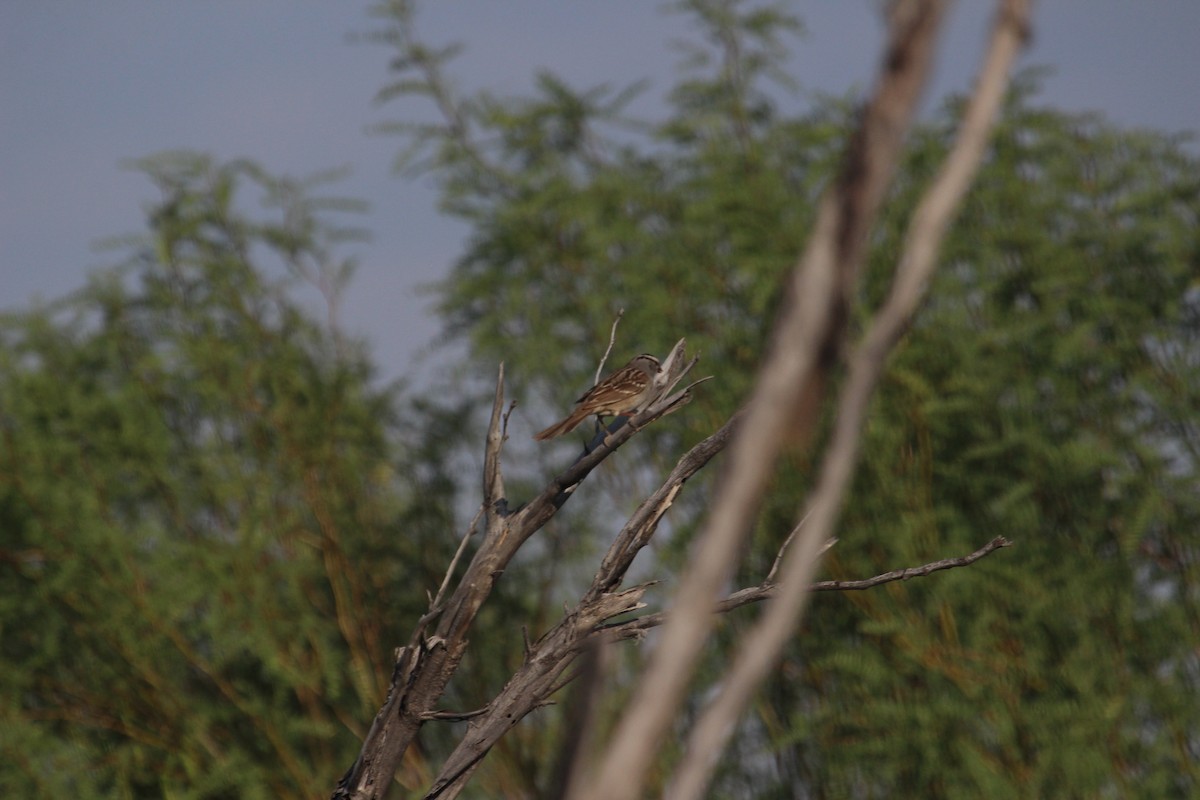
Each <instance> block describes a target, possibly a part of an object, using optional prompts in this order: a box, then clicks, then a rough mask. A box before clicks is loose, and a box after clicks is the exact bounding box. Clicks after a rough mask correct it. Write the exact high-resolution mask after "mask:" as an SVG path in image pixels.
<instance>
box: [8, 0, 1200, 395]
mask: <svg viewBox="0 0 1200 800" xmlns="http://www.w3.org/2000/svg"><path fill="white" fill-rule="evenodd" d="M990 5H991V4H990V3H985V2H983V0H964V2H961V3H959V4H958V8H957V9H956V11H955V12H954V16H953V17H952V20H951V22H952V24H951V28H950V30H949V31H948V34H949V35H948V37H947V39H946V40H945V42H944V44H943V49H942V52H941V55H940V58H939V64H938V72H937V79H936V81H935V84H934V86H933V91H932V95H931V96H932V97H933V98H936V97H937V96H939V95H941V94H943V93H944V92H946V91H948V90H961V89H964V88H966V86H967V81H968V80H969V77H970V75H971V74H972V73H973V71H974V69H975V67H976V64H977V61H978V57H979V50H980V48H981V46H982V43H983V40H984V36H985V33H986V23H987V19H988V14H989V7H990ZM369 6H370V3H368V2H339V3H332V2H324V3H318V2H313V1H312V0H308V1H307V2H297V0H255V2H232V0H225V1H222V0H207V1H205V2H201V0H176V1H175V2H161V1H159V2H154V1H153V0H106V2H104V3H94V2H78V1H77V2H65V1H64V2H34V1H33V0H26V1H25V2H22V1H21V0H9V1H8V2H4V3H0V308H4V309H13V308H18V307H21V306H24V305H26V304H28V303H30V302H31V301H33V300H35V299H37V298H41V299H43V300H48V299H52V298H54V297H57V296H59V295H61V294H63V293H65V292H67V291H70V290H71V289H74V288H77V287H78V286H80V285H81V284H82V283H83V280H84V278H85V276H86V274H87V272H88V271H89V270H91V269H93V268H95V267H97V266H103V265H107V264H110V263H112V262H113V261H115V260H116V258H117V256H116V254H113V253H98V252H96V251H95V250H94V248H93V244H94V243H95V242H96V241H98V240H101V239H104V238H105V237H109V236H113V235H117V234H121V233H129V232H136V231H139V230H141V228H142V207H143V204H144V203H146V202H148V201H151V200H153V198H154V193H153V190H152V188H151V187H150V186H149V184H148V183H147V182H146V181H145V180H144V179H142V178H140V177H139V176H138V175H136V174H135V173H132V172H130V171H128V170H126V169H123V168H122V166H121V163H122V162H123V161H124V160H126V159H130V158H135V157H139V156H143V155H147V154H149V153H152V152H156V151H159V150H165V149H176V148H193V149H197V150H202V151H205V152H209V153H212V154H214V155H216V156H217V157H219V158H232V157H238V156H247V157H250V158H253V159H255V160H257V161H259V162H261V163H262V164H263V165H264V166H265V167H267V168H268V169H269V170H271V171H272V172H275V173H287V174H293V175H305V174H310V173H312V172H315V171H317V170H321V169H324V168H327V167H334V166H342V165H346V166H349V167H350V168H351V170H352V173H351V176H350V177H349V178H348V179H347V180H346V181H344V182H343V183H341V184H340V185H339V186H338V187H337V193H338V194H344V195H349V196H354V197H360V198H362V199H365V200H367V201H368V202H369V203H370V205H371V210H370V212H369V213H368V214H367V215H366V216H365V217H364V218H363V219H362V220H361V222H362V223H363V224H364V225H365V226H366V227H367V228H369V229H370V230H371V231H372V240H371V241H370V242H368V243H365V244H363V245H361V246H358V247H357V248H356V249H355V251H354V252H355V253H356V255H357V256H358V258H359V260H360V262H361V265H360V268H359V271H358V273H357V275H356V277H355V279H354V282H353V283H352V285H351V286H350V288H349V290H348V291H347V294H346V296H345V298H344V300H343V305H342V318H343V320H344V323H345V326H346V327H347V328H348V329H349V330H350V331H351V332H352V333H355V334H358V335H361V336H364V337H366V338H367V339H368V340H369V341H370V342H371V343H372V348H373V352H374V354H375V358H376V360H377V361H378V362H379V364H380V365H381V368H382V371H383V377H385V378H393V377H398V376H399V375H401V374H403V373H404V372H405V371H407V370H408V369H410V368H411V365H412V363H413V358H414V356H415V355H416V354H417V353H418V352H419V351H420V350H422V349H423V347H424V346H425V345H426V344H427V343H428V342H429V341H430V340H431V339H432V338H433V337H434V335H436V333H437V330H438V325H437V321H436V319H434V318H433V316H432V315H431V313H430V308H429V307H430V304H431V298H429V297H428V296H426V295H421V294H419V293H418V292H417V291H416V287H418V286H420V285H422V284H427V283H428V282H430V281H433V280H436V279H437V278H439V277H441V276H442V275H444V274H445V272H446V270H447V269H448V267H449V265H450V264H451V263H452V262H453V260H454V258H455V257H456V255H457V254H458V253H459V251H460V249H461V245H462V241H463V239H464V236H465V234H466V229H465V228H464V227H463V226H462V225H461V224H460V223H457V222H455V221H453V220H448V219H446V218H444V217H441V216H439V214H438V212H437V209H436V202H437V196H436V192H435V190H434V188H433V186H432V184H431V181H430V179H429V178H416V179H409V178H401V177H397V176H395V175H394V174H392V172H391V164H392V159H393V157H394V155H395V153H396V150H397V147H398V142H397V141H396V140H393V139H388V138H383V137H379V136H373V135H369V134H368V132H367V128H368V127H369V126H370V125H371V124H373V123H377V122H380V121H383V120H386V119H398V118H401V117H402V115H404V114H405V113H422V112H424V111H425V109H419V108H417V107H416V106H407V107H402V106H398V105H392V106H388V107H383V108H380V107H377V106H375V105H373V103H372V98H373V96H374V94H375V92H376V91H377V90H378V89H379V88H380V87H381V86H382V85H383V84H384V83H385V81H386V80H387V74H386V66H387V60H388V57H389V53H388V51H387V50H386V49H384V48H382V47H380V46H377V45H367V44H352V43H350V41H349V39H350V36H351V34H354V33H358V32H362V31H364V30H367V29H368V28H370V26H371V20H370V19H369V17H368V15H367V9H368V8H369ZM425 6H426V7H425V8H423V9H422V11H421V13H420V15H419V27H420V29H421V30H422V32H423V35H424V36H425V37H426V38H427V39H428V40H429V41H431V42H433V43H445V42H448V41H461V42H463V43H464V44H465V45H466V47H467V51H466V53H465V54H464V56H463V57H462V58H461V59H460V61H459V62H458V63H457V65H456V69H455V72H454V74H455V76H456V79H457V80H458V81H459V82H460V84H461V85H462V86H463V87H464V88H467V89H470V88H474V87H480V86H487V87H489V88H492V89H494V90H496V91H498V92H500V93H510V94H518V93H522V92H523V91H524V90H525V88H526V87H527V86H528V85H529V79H530V76H531V75H532V73H533V71H534V70H535V69H538V68H541V67H545V68H549V69H551V70H553V71H554V72H556V73H558V74H560V75H563V76H564V77H566V78H567V79H568V80H569V81H571V82H572V83H574V84H575V85H577V86H589V85H594V84H597V83H602V82H603V83H610V84H614V85H621V84H624V83H627V82H630V81H633V80H636V79H638V78H649V79H650V80H651V91H650V93H649V94H648V95H647V96H646V98H645V99H643V100H642V101H640V102H641V106H640V109H641V110H643V111H645V112H647V113H650V114H653V112H654V110H655V109H654V104H655V102H656V98H658V97H659V96H660V95H659V93H661V92H662V91H663V90H664V89H666V88H667V87H668V86H669V85H670V82H671V78H672V75H673V66H674V63H675V58H676V54H675V53H674V52H673V51H672V50H671V49H670V47H669V45H668V43H669V42H670V40H671V39H673V38H676V37H679V36H682V35H685V34H686V32H687V26H686V24H685V20H684V19H683V18H681V17H679V16H677V15H667V14H664V13H662V11H661V10H660V7H659V5H658V4H655V3H651V2H647V1H646V0H638V1H636V2H635V1H634V0H603V2H601V0H586V1H585V0H566V1H564V0H558V1H557V2H554V1H553V0H536V1H535V0H509V1H508V2H494V1H493V2H484V1H483V0H474V1H473V2H467V1H466V0H440V2H437V3H430V2H426V3H425ZM879 6H880V3H879V2H878V0H837V1H836V2H835V0H821V1H819V2H809V3H797V4H795V8H796V10H797V11H798V13H799V14H800V15H801V16H802V17H803V18H804V20H805V23H806V25H807V27H808V29H809V33H808V35H807V37H806V38H805V39H804V40H803V42H802V43H801V45H800V46H799V47H798V48H797V52H796V54H795V57H794V61H793V69H794V74H795V75H796V76H797V78H798V79H799V80H800V81H801V83H802V86H803V87H804V88H805V89H806V90H810V91H826V92H844V91H848V90H853V89H859V90H865V88H866V87H867V85H868V83H869V81H870V77H871V75H872V72H873V69H874V67H875V63H876V58H877V55H878V50H879V42H880V38H881V32H882V31H881V26H880V23H879V20H878V16H877V11H876V9H877V8H878V7H879ZM1198 35H1200V2H1196V0H1152V1H1148V0H1138V1H1136V2H1135V1H1133V0H1043V2H1040V3H1038V4H1037V10H1036V17H1035V38H1034V41H1033V46H1032V48H1031V49H1030V51H1029V52H1028V53H1027V54H1026V56H1025V58H1024V59H1023V62H1022V63H1023V64H1025V65H1029V64H1042V65H1047V66H1050V67H1052V68H1053V70H1054V72H1053V74H1052V76H1051V77H1050V78H1049V80H1048V81H1047V83H1046V88H1045V92H1044V94H1043V99H1044V100H1045V101H1046V102H1048V103H1052V104H1054V105H1056V106H1059V107H1061V108H1064V109H1068V110H1074V111H1082V110H1095V111H1101V112H1103V113H1104V114H1105V115H1106V116H1107V117H1108V118H1109V119H1110V120H1112V121H1113V122H1115V123H1117V124H1120V125H1123V126H1131V127H1149V128H1155V129H1160V130H1166V131H1170V132H1182V131H1196V130H1200V96H1197V93H1196V89H1195V79H1196V78H1195V76H1196V75H1200V48H1198V47H1196V45H1195V41H1196V38H1197V36H1198ZM1193 149H1195V147H1193Z"/></svg>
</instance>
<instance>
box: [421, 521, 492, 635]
mask: <svg viewBox="0 0 1200 800" xmlns="http://www.w3.org/2000/svg"><path fill="white" fill-rule="evenodd" d="M481 516H483V506H482V505H481V506H479V510H478V511H476V512H475V516H473V517H471V524H470V525H468V526H467V529H466V531H464V532H463V535H462V539H461V540H459V542H458V549H457V550H455V551H454V557H453V558H451V559H450V566H448V567H446V575H445V577H443V578H442V585H441V586H439V587H438V590H437V595H436V596H435V597H434V598H433V599H432V600H430V601H429V610H430V611H431V612H434V613H436V612H437V611H440V610H441V608H442V597H443V596H444V595H445V594H446V587H448V586H449V585H450V578H451V577H453V575H454V571H455V570H456V569H458V562H459V560H460V559H461V558H462V554H463V551H464V550H466V549H467V542H468V541H470V539H471V537H472V536H474V535H475V526H477V525H478V524H479V518H480V517H481Z"/></svg>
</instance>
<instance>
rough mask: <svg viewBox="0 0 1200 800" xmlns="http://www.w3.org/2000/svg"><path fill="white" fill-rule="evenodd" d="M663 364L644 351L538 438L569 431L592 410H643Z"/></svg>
mask: <svg viewBox="0 0 1200 800" xmlns="http://www.w3.org/2000/svg"><path fill="white" fill-rule="evenodd" d="M660 369H661V367H660V365H659V363H658V359H657V358H655V357H654V356H652V355H649V354H647V353H642V354H641V355H640V356H634V358H633V359H632V360H631V361H630V362H629V363H628V364H626V365H625V366H623V367H621V368H620V369H619V370H617V371H616V372H614V373H612V374H611V375H609V376H608V377H606V378H605V379H604V380H602V381H600V382H599V383H597V384H596V385H595V386H593V387H592V388H591V389H588V390H587V391H586V392H584V394H583V396H582V397H580V398H579V399H578V400H576V401H575V408H574V409H573V410H572V411H571V413H570V414H568V415H567V418H566V419H564V420H562V421H561V422H556V423H554V424H553V425H551V426H550V427H549V428H546V430H544V431H541V432H540V433H535V434H534V435H533V438H534V439H537V440H538V441H539V442H541V441H545V440H546V439H553V438H554V437H555V436H562V435H563V434H564V433H570V432H571V431H573V430H575V427H576V426H577V425H579V423H581V422H583V421H584V420H585V419H587V418H588V417H590V416H591V415H592V414H598V415H600V416H628V415H630V414H635V413H637V412H638V411H641V410H642V405H643V404H644V403H645V402H646V401H647V400H649V399H650V397H651V395H652V393H653V392H654V377H655V376H656V375H658V373H659V371H660Z"/></svg>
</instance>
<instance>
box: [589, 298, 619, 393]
mask: <svg viewBox="0 0 1200 800" xmlns="http://www.w3.org/2000/svg"><path fill="white" fill-rule="evenodd" d="M623 316H625V309H623V308H621V309H618V310H617V316H616V318H615V319H614V320H613V324H612V330H611V331H609V333H608V347H606V348H604V355H603V357H601V359H600V363H599V364H597V365H596V377H595V378H593V379H592V386H595V385H596V384H598V383H599V382H600V373H601V372H603V371H604V362H606V361H608V354H609V353H611V352H612V349H613V343H614V342H616V341H617V323H619V322H620V321H621V317H623Z"/></svg>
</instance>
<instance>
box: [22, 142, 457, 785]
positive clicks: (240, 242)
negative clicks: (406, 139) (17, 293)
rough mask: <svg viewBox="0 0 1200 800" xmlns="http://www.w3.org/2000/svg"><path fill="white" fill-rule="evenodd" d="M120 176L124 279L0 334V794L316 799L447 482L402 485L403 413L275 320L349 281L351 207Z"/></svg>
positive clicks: (370, 705) (399, 613) (188, 178)
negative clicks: (127, 199)
mask: <svg viewBox="0 0 1200 800" xmlns="http://www.w3.org/2000/svg"><path fill="white" fill-rule="evenodd" d="M139 166H140V168H141V169H142V170H144V171H145V172H146V173H147V174H148V175H149V177H150V178H151V179H152V180H153V181H154V182H155V184H156V185H157V186H158V187H159V188H160V190H161V192H162V199H161V201H160V202H158V203H157V204H155V206H154V207H153V208H152V209H150V214H149V216H150V219H151V228H152V230H151V235H150V237H149V238H148V239H146V240H143V241H142V242H141V243H140V244H138V245H137V246H136V247H135V249H134V254H133V256H132V258H131V259H130V261H129V263H127V264H126V265H125V266H124V267H123V268H122V269H121V270H119V271H116V272H111V273H106V274H100V275H97V276H95V277H94V278H93V280H92V281H91V282H90V284H89V285H88V286H87V287H86V288H85V289H83V290H82V291H80V292H78V293H77V294H76V295H75V296H74V297H71V298H69V299H67V300H65V301H62V302H60V303H58V304H56V305H55V306H53V307H50V308H48V309H43V310H37V311H32V312H29V313H23V314H16V315H12V316H10V317H9V318H7V319H5V320H4V322H3V327H2V328H0V337H2V347H0V437H2V439H0V441H2V444H0V532H2V533H0V537H2V538H0V586H3V587H4V589H3V592H2V593H0V652H2V653H3V658H2V661H0V663H2V664H3V667H2V668H0V709H2V710H0V715H2V717H3V720H4V724H3V725H2V726H0V727H2V728H3V731H4V732H3V734H0V785H3V786H5V787H6V788H8V789H10V790H11V791H13V792H16V791H18V790H17V787H20V790H19V791H20V794H21V795H22V796H33V797H43V796H45V797H50V796H54V797H61V796H64V795H66V796H72V797H162V796H172V797H194V798H201V797H228V796H237V797H247V798H250V797H262V798H267V797H271V798H274V797H317V796H322V795H324V794H325V793H327V792H328V791H329V789H330V788H331V787H332V785H333V782H334V780H336V777H337V775H339V774H340V772H341V771H342V770H344V769H345V768H346V766H348V765H349V764H350V763H351V762H352V760H353V758H354V754H355V752H356V748H357V742H356V737H355V734H357V735H359V736H361V735H362V734H363V733H364V732H365V726H366V725H367V724H369V722H370V720H371V718H372V715H373V714H374V712H375V710H376V708H377V707H378V703H379V702H380V701H381V699H382V697H383V693H384V691H385V690H386V687H387V681H388V678H389V674H388V665H389V664H390V652H391V648H392V647H394V646H395V644H396V642H397V638H398V633H397V632H398V631H400V630H403V629H404V628H405V627H407V625H408V624H410V622H411V620H412V619H414V618H415V616H416V615H418V614H419V613H421V611H422V610H423V604H424V598H423V597H422V596H421V595H420V593H419V592H414V591H413V587H414V586H422V585H424V586H432V587H436V585H437V581H438V579H439V578H440V574H438V573H437V570H438V569H439V566H438V564H439V561H440V562H441V563H444V561H443V560H442V559H444V558H445V557H446V553H445V550H446V549H447V548H448V547H450V546H452V536H450V535H447V533H448V531H452V529H453V526H452V521H451V515H450V513H449V511H448V507H449V505H450V502H451V500H452V496H453V495H452V481H451V480H450V479H449V475H448V472H447V467H446V465H445V464H444V462H439V461H438V460H437V457H436V454H431V453H429V452H428V450H425V451H423V452H422V462H421V463H420V464H419V465H417V464H416V463H415V462H412V461H409V460H408V459H406V458H403V457H402V458H400V459H397V458H396V455H395V453H396V452H397V449H398V446H399V445H401V444H402V443H403V442H404V441H405V440H408V441H409V442H411V443H412V445H413V447H414V449H417V448H419V447H421V446H422V445H421V441H420V439H419V438H418V436H417V435H416V430H415V429H413V430H405V429H404V428H403V427H402V426H401V425H400V423H399V420H398V416H397V414H398V410H399V402H400V398H399V397H398V396H397V395H396V394H395V393H394V392H392V391H380V390H378V389H376V388H373V387H372V384H371V368H370V365H369V363H368V362H367V360H366V359H365V357H364V356H363V355H362V354H361V353H360V352H358V350H359V347H358V345H356V344H355V343H353V342H350V341H347V340H345V339H344V338H343V337H341V336H339V335H338V334H337V333H336V332H333V331H330V330H327V329H325V328H323V327H322V326H320V325H318V324H315V323H314V322H313V321H312V320H311V319H310V316H309V313H308V312H306V311H305V310H304V309H303V307H302V306H300V305H298V304H297V302H296V301H295V300H293V299H292V298H291V295H292V294H293V292H292V289H291V288H290V287H291V285H292V284H293V283H294V282H295V279H296V278H297V277H307V278H312V279H316V280H317V281H318V282H321V285H322V287H323V288H326V289H331V288H332V287H335V286H336V285H337V284H338V282H339V281H341V280H343V279H344V277H345V273H346V269H347V264H348V262H341V263H338V262H336V261H335V260H334V259H333V258H332V255H331V253H332V252H333V250H334V249H335V247H336V245H337V243H338V242H339V241H341V240H342V239H343V238H344V235H345V233H346V230H345V229H342V228H337V227H332V226H331V225H330V223H329V222H327V221H326V218H327V216H328V215H327V214H326V213H325V212H327V211H329V210H331V209H333V208H342V207H344V204H341V203H328V202H325V201H321V200H319V199H312V198H309V197H308V195H307V192H306V191H305V187H304V185H302V184H298V183H296V182H292V181H287V180H280V179H274V178H271V177H270V176H267V175H266V174H264V173H263V172H262V171H261V170H259V169H258V168H257V167H254V166H253V165H250V164H245V163H235V164H230V165H215V164H213V163H211V162H210V161H209V160H208V159H206V158H203V157H199V156H193V155H189V154H174V155H169V156H162V157H156V158H152V159H147V160H145V161H143V162H141V163H140V165H139ZM255 189H257V190H259V191H260V192H261V195H262V197H263V199H264V201H265V204H266V206H267V208H268V209H270V211H269V213H268V214H267V215H261V214H259V215H255V216H251V215H250V214H249V213H247V212H242V211H239V210H238V208H239V203H245V202H246V199H245V195H246V194H247V190H255ZM252 259H253V260H252ZM272 263H273V264H274V265H275V266H273V267H270V269H275V270H276V271H278V270H279V268H280V266H282V267H283V268H284V271H285V274H289V276H288V277H284V278H279V279H271V278H268V277H267V269H268V268H267V267H264V266H262V265H265V264H272ZM333 294H335V293H328V294H327V297H331V296H333ZM427 419H430V420H431V427H432V426H433V422H434V421H433V416H432V415H428V416H427ZM401 452H403V451H402V450H401Z"/></svg>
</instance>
